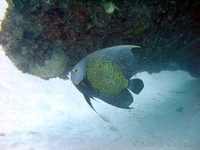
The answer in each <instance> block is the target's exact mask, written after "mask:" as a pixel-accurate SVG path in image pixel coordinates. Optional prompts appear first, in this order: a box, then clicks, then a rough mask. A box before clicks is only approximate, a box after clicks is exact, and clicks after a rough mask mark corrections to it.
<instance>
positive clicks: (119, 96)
mask: <svg viewBox="0 0 200 150" xmlns="http://www.w3.org/2000/svg"><path fill="white" fill-rule="evenodd" d="M133 48H140V47H139V46H134V45H119V46H114V47H109V48H104V49H101V50H99V51H96V52H94V53H92V54H90V55H88V56H86V57H84V58H83V59H82V60H81V61H79V62H78V63H77V64H76V65H75V67H74V68H73V69H72V71H71V80H72V82H73V83H74V85H75V86H76V88H77V89H78V90H79V91H80V92H81V93H82V94H83V95H84V97H85V99H86V101H87V102H88V104H89V105H90V106H91V107H92V108H93V106H92V104H91V101H90V98H93V97H97V98H99V99H101V100H103V101H104V102H106V103H108V104H111V105H113V106H116V107H119V108H125V109H129V108H130V107H129V105H130V104H131V103H132V102H133V97H132V95H131V93H130V92H129V90H128V89H130V90H131V91H132V92H133V93H135V94H139V93H140V92H141V91H142V89H143V87H144V84H143V81H142V80H141V79H138V78H136V79H130V78H131V77H132V76H133V75H134V74H135V73H136V68H137V63H136V59H135V57H134V54H133V51H132V49H133ZM93 109H94V108H93Z"/></svg>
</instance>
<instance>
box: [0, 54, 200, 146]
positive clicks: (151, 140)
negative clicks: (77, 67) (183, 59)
mask: <svg viewBox="0 0 200 150" xmlns="http://www.w3.org/2000/svg"><path fill="white" fill-rule="evenodd" d="M135 77H138V78H141V79H142V80H143V81H144V84H145V87H144V89H143V91H142V92H141V93H140V94H139V95H134V94H133V96H134V102H133V103H132V104H131V107H133V109H131V110H125V109H120V108H116V107H113V106H111V105H108V104H106V103H104V102H103V101H101V100H97V101H92V102H93V106H94V107H95V109H96V110H97V111H98V112H99V113H100V114H101V115H102V116H103V118H104V120H103V119H102V118H100V117H99V116H98V115H97V114H96V113H95V112H94V111H93V110H92V109H91V108H90V106H89V105H88V104H87V103H86V101H85V100H84V98H83V95H82V94H81V93H80V92H79V91H78V90H77V89H76V88H75V87H74V86H73V84H72V83H71V81H70V80H62V79H59V78H54V79H50V80H43V79H40V78H38V77H36V76H32V75H29V74H23V73H22V72H20V71H19V70H18V69H16V67H15V66H14V65H13V64H12V62H11V61H10V60H9V59H8V58H7V57H6V56H5V55H4V52H3V51H0V149H1V150H9V149H19V150H27V149H29V150H121V149H123V150H134V149H137V150H139V149H142V150H143V149H147V150H149V149H150V150H151V149H152V150H154V149H158V150H160V149H161V150H162V149H164V150H165V149H166V150H167V149H171V150H179V149H180V150H181V149H184V150H199V149H200V143H199V142H200V127H199V124H200V79H195V78H193V77H191V76H190V75H189V74H188V73H187V72H184V71H175V72H170V71H163V72H161V73H158V74H152V75H150V74H148V73H146V72H142V73H138V74H137V75H135V76H134V77H133V78H135Z"/></svg>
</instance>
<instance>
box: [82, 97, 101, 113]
mask: <svg viewBox="0 0 200 150" xmlns="http://www.w3.org/2000/svg"><path fill="white" fill-rule="evenodd" d="M83 95H84V98H85V100H86V102H87V103H88V104H89V105H90V107H91V108H92V109H93V110H94V111H95V112H96V113H97V111H96V110H95V109H94V107H93V106H92V103H91V101H90V97H89V96H88V95H85V94H83ZM91 98H92V99H94V98H93V97H91ZM97 114H98V113H97Z"/></svg>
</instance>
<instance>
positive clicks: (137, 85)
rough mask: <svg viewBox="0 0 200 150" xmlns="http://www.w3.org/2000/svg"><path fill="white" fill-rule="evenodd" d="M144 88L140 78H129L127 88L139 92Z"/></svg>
mask: <svg viewBox="0 0 200 150" xmlns="http://www.w3.org/2000/svg"><path fill="white" fill-rule="evenodd" d="M143 88H144V83H143V81H142V80H141V79H138V78H137V79H131V80H130V83H129V86H128V89H130V90H131V91H132V92H133V93H135V94H139V93H140V92H141V91H142V89H143Z"/></svg>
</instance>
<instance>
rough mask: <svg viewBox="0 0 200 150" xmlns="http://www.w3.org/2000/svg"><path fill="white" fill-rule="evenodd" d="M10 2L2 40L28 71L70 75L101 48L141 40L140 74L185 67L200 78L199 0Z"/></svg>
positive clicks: (8, 52) (138, 52) (44, 75)
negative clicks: (86, 58) (85, 57)
mask: <svg viewBox="0 0 200 150" xmlns="http://www.w3.org/2000/svg"><path fill="white" fill-rule="evenodd" d="M7 2H8V4H9V7H8V9H7V12H6V15H5V18H4V20H2V31H1V32H0V37H1V38H0V44H1V45H2V46H3V48H4V51H5V53H6V55H7V56H8V57H9V58H10V59H11V60H12V61H13V63H14V64H15V66H16V67H17V68H18V69H20V70H22V71H23V72H24V73H30V74H34V75H36V76H39V77H41V78H45V79H49V78H53V77H57V76H59V77H61V78H66V73H67V72H68V71H69V70H71V68H72V67H73V66H74V65H75V64H76V63H77V62H78V61H79V60H80V59H81V58H83V57H84V56H86V55H88V54H90V53H92V52H94V51H96V50H99V49H101V48H104V47H109V46H115V45H122V44H129V45H130V44H135V45H140V46H141V47H142V48H141V49H139V50H134V53H135V55H136V56H137V58H138V63H139V68H138V72H140V71H147V72H149V73H154V72H160V71H161V70H178V69H181V70H185V71H188V72H189V73H190V74H191V75H192V76H195V77H198V78H199V77H200V69H199V68H200V47H199V46H200V45H199V42H200V41H199V40H200V31H199V30H200V22H199V20H200V16H199V14H200V10H199V7H200V2H199V1H197V0H193V1H186V0H183V1H176V0H174V1H168V0H164V1H157V0H150V1H145V0H143V1H138V0H132V1H131V0H125V1H116V0H115V1H114V0H113V1H112V2H111V1H106V0H99V1H91V0H83V1H78V0H59V1H54V0H7ZM105 6H106V7H105ZM106 11H108V12H106ZM58 59H60V60H58ZM53 61H55V62H53Z"/></svg>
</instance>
